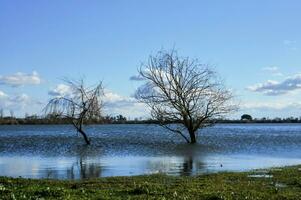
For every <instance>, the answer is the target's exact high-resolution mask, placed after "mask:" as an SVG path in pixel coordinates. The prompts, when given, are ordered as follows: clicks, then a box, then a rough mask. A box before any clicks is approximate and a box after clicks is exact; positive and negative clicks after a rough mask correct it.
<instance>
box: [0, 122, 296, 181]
mask: <svg viewBox="0 0 301 200" xmlns="http://www.w3.org/2000/svg"><path fill="white" fill-rule="evenodd" d="M71 128H72V127H68V126H16V127H14V126H7V127H6V126H1V127H0V176H12V177H18V176H22V177H27V178H55V179H86V178H96V177H107V176H132V175H141V174H153V173H166V174H169V175H181V176H193V175H198V174H203V173H212V172H219V171H245V170H251V169H256V168H267V167H274V166H283V165H294V164H300V163H301V158H300V155H301V149H300V145H301V126H300V125H289V126H288V125H244V126H241V125H220V126H216V127H212V128H209V129H204V130H203V131H204V132H202V139H201V140H200V144H197V145H187V144H185V143H182V142H181V140H179V139H177V138H175V136H174V135H171V134H165V132H163V129H161V128H160V127H157V126H147V128H145V125H122V126H121V125H120V126H119V125H114V126H113V125H112V126H109V125H108V126H92V127H91V130H89V133H91V138H92V141H93V142H92V145H91V146H86V145H82V140H81V138H78V137H76V136H75V135H74V134H73V132H72V129H71ZM69 129H70V130H69ZM142 133H143V134H142Z"/></svg>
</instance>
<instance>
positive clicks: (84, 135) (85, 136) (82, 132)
mask: <svg viewBox="0 0 301 200" xmlns="http://www.w3.org/2000/svg"><path fill="white" fill-rule="evenodd" d="M78 132H80V133H81V134H82V136H83V137H84V139H85V142H86V144H87V145H89V144H91V143H90V140H89V139H88V137H87V135H86V133H85V132H84V131H83V130H82V129H81V128H79V129H78Z"/></svg>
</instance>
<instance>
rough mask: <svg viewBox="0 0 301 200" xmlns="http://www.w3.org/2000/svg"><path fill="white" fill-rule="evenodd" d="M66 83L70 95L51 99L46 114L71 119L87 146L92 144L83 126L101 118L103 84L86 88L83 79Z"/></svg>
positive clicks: (66, 81)
mask: <svg viewBox="0 0 301 200" xmlns="http://www.w3.org/2000/svg"><path fill="white" fill-rule="evenodd" d="M65 83H66V85H67V86H68V89H69V90H70V91H69V92H68V94H64V95H59V96H56V97H54V98H52V99H50V100H49V102H48V104H47V106H46V107H45V108H44V110H45V112H46V114H51V115H52V116H56V117H61V118H67V119H69V120H70V123H72V125H73V126H74V127H75V128H76V130H77V131H78V132H79V133H80V134H81V135H82V136H83V138H84V140H85V142H86V144H90V140H89V138H88V136H87V134H86V133H85V131H84V130H83V126H84V125H86V124H87V123H89V122H90V121H92V120H95V119H100V117H101V112H102V105H103V104H102V100H101V97H102V96H103V86H102V82H100V83H99V84H97V85H96V86H92V87H86V86H85V84H84V80H83V79H80V80H78V81H71V80H65Z"/></svg>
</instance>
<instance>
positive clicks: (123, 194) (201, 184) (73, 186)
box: [0, 166, 301, 200]
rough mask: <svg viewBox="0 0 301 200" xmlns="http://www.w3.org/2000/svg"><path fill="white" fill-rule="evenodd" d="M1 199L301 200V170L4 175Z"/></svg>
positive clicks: (300, 167)
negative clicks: (63, 177)
mask: <svg viewBox="0 0 301 200" xmlns="http://www.w3.org/2000/svg"><path fill="white" fill-rule="evenodd" d="M0 199H279V200H280V199H281V200H283V199H301V166H294V167H285V168H277V169H276V168H274V169H269V170H257V171H253V172H244V173H218V174H210V175H202V176H196V177H172V176H166V175H151V176H136V177H111V178H100V179H94V180H84V181H58V180H32V179H23V178H17V179H15V178H7V177H0Z"/></svg>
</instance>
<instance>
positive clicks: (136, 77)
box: [130, 75, 145, 81]
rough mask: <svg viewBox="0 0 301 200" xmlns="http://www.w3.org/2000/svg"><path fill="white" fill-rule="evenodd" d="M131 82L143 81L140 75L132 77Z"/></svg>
mask: <svg viewBox="0 0 301 200" xmlns="http://www.w3.org/2000/svg"><path fill="white" fill-rule="evenodd" d="M130 80H131V81H144V80H145V79H144V78H143V77H141V76H140V75H134V76H131V77H130Z"/></svg>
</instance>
